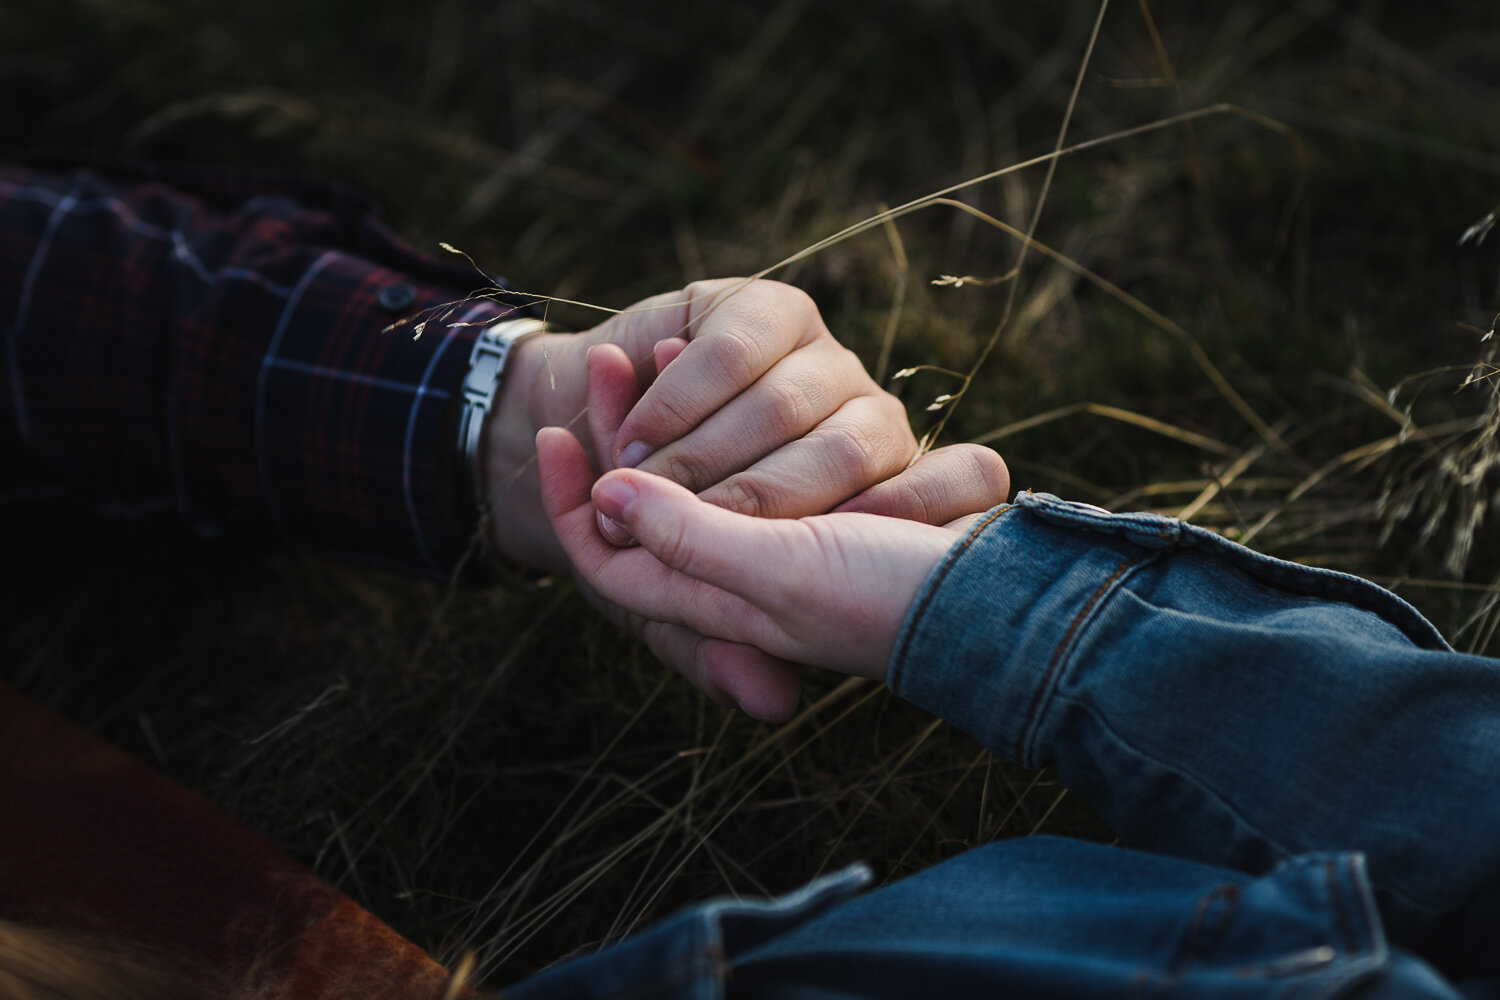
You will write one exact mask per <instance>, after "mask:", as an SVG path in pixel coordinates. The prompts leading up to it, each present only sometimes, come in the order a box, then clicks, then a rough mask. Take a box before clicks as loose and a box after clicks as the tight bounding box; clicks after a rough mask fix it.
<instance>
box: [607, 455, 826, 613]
mask: <svg viewBox="0 0 1500 1000" xmlns="http://www.w3.org/2000/svg"><path fill="white" fill-rule="evenodd" d="M593 501H594V506H595V508H597V509H598V511H599V512H600V513H601V514H603V515H604V516H605V517H608V518H610V519H611V520H613V521H615V522H616V523H618V524H620V525H621V526H622V527H624V528H625V529H626V530H627V531H629V532H630V534H631V537H633V538H634V539H635V540H636V541H637V542H639V543H640V544H641V547H642V548H644V549H645V550H646V551H648V552H650V553H651V554H652V555H653V556H655V557H656V558H657V559H658V560H660V561H661V562H662V563H663V564H664V565H666V566H669V567H671V568H672V569H675V570H677V571H678V572H681V573H685V574H686V575H688V576H690V577H692V578H693V579H695V580H701V581H703V582H704V583H707V584H710V585H712V586H714V587H718V588H719V589H721V590H725V591H728V592H729V593H732V594H735V595H736V596H739V597H743V598H745V599H746V600H749V601H751V602H752V603H756V602H757V601H758V599H759V598H762V597H763V596H765V595H767V594H768V593H770V592H771V589H772V588H773V587H774V585H775V581H776V580H777V579H778V578H779V579H782V580H785V579H787V574H788V573H789V572H792V571H793V567H792V566H791V565H789V563H790V562H792V561H796V560H797V546H796V545H795V544H794V543H793V540H792V538H791V537H790V536H791V535H794V534H797V533H800V532H801V531H803V530H804V528H803V526H802V525H801V524H800V523H799V522H797V521H788V520H774V519H769V518H758V517H749V516H747V515H745V514H736V513H734V512H733V511H729V510H725V509H724V508H722V507H717V506H715V505H713V504H710V503H707V502H705V501H703V500H700V499H699V498H698V497H696V496H694V495H693V494H692V492H690V491H689V490H687V489H685V488H684V487H682V486H679V485H678V484H676V483H674V482H672V481H671V480H669V479H664V478H662V477H661V476H655V475H652V474H651V473H649V472H643V471H641V470H639V469H617V470H615V471H613V472H611V473H609V474H608V475H606V476H604V477H603V478H601V479H600V480H599V481H598V482H596V483H595V484H594V489H593Z"/></svg>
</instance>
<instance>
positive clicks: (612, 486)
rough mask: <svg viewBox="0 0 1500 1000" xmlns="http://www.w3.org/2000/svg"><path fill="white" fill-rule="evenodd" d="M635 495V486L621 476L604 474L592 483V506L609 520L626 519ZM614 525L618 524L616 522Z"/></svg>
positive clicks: (628, 517)
mask: <svg viewBox="0 0 1500 1000" xmlns="http://www.w3.org/2000/svg"><path fill="white" fill-rule="evenodd" d="M635 497H636V492H635V487H634V486H632V485H630V482H629V481H628V480H626V479H625V478H624V477H622V476H605V477H604V478H603V479H601V480H599V481H598V482H597V483H595V484H594V506H595V507H597V508H598V509H599V513H600V514H601V515H602V516H603V517H606V518H608V519H610V520H611V521H615V522H619V521H628V520H629V519H630V505H631V504H633V503H635ZM615 527H619V524H618V523H616V525H615ZM626 537H629V536H628V534H627V536H626Z"/></svg>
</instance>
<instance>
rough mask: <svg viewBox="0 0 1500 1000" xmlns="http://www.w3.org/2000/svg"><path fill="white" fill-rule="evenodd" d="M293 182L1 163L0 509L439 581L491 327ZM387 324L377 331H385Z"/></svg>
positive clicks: (442, 276)
mask: <svg viewBox="0 0 1500 1000" xmlns="http://www.w3.org/2000/svg"><path fill="white" fill-rule="evenodd" d="M480 284H482V282H481V281H480V280H479V279H478V277H477V276H476V275H475V274H474V273H473V272H472V271H467V270H464V269H460V268H456V267H448V266H445V265H442V264H439V263H438V262H436V261H434V260H433V259H431V258H429V257H426V256H424V255H421V254H418V253H416V252H415V251H413V250H411V249H410V248H409V247H406V246H405V245H403V244H401V243H400V242H399V241H397V240H396V239H395V238H394V237H392V236H391V235H390V234H389V233H388V232H387V231H386V230H385V229H384V228H383V227H382V226H381V225H380V223H379V222H378V221H377V220H376V219H375V217H374V214H373V211H372V210H371V208H370V206H369V205H368V203H366V202H363V201H361V200H359V199H357V198H354V197H353V196H351V195H349V194H347V193H346V192H343V191H342V190H340V189H338V188H336V187H334V186H331V185H321V184H318V183H316V182H312V181H307V180H302V179H290V178H288V179H282V178H267V177H250V178H247V177H245V176H244V175H242V174H236V173H232V172H228V171H225V172H213V171H193V172H184V171H174V172H167V171H163V170H161V169H157V168H129V169H122V168H111V169H110V170H108V171H107V172H106V171H99V170H90V169H72V170H67V171H61V172H59V171H43V170H37V169H32V168H27V167H15V166H10V167H6V166H0V323H3V324H4V326H3V328H0V329H3V336H4V342H5V343H4V354H3V356H0V368H3V377H0V412H3V414H4V416H3V417H0V461H3V465H4V468H5V469H6V470H7V472H6V473H5V480H6V481H5V488H6V491H7V493H8V494H9V495H11V496H30V497H36V496H41V495H46V493H47V491H48V490H56V491H57V492H58V493H69V494H71V495H73V496H75V497H77V498H79V499H81V500H83V501H84V502H85V503H86V504H88V505H89V506H90V507H92V508H94V509H97V510H101V511H104V512H107V513H119V514H134V513H146V512H151V511H157V510H176V511H178V512H179V513H180V514H181V515H182V516H184V517H185V518H187V519H188V520H189V521H190V523H192V524H193V525H194V526H195V527H196V528H198V529H199V530H201V531H205V532H216V531H220V530H222V529H223V528H225V527H226V526H228V525H229V524H231V523H232V522H235V521H237V520H241V519H245V518H254V519H260V520H263V521H265V522H266V523H268V524H270V525H272V526H274V529H275V530H276V531H277V533H278V534H279V535H280V536H281V537H282V538H283V539H285V541H286V542H287V543H289V544H291V545H294V546H296V547H298V548H302V549H305V550H309V551H315V552H319V553H326V554H330V555H335V556H339V557H343V558H352V559H357V560H361V561H365V562H370V563H375V564H378V565H384V566H388V567H391V568H396V569H401V570H405V571H409V572H417V573H425V574H428V575H434V576H439V577H443V576H447V575H449V574H451V573H452V572H453V569H454V567H455V565H457V564H458V562H459V560H460V558H461V557H462V555H463V552H464V551H465V549H466V547H467V545H468V541H469V538H470V535H471V533H472V529H473V525H471V524H462V523H459V522H460V518H459V516H458V513H457V512H458V511H459V510H461V509H462V508H461V505H460V503H459V498H458V497H457V496H456V495H455V490H454V486H455V480H454V468H453V466H454V462H455V461H456V454H455V446H454V438H455V433H456V431H455V419H456V414H455V409H454V401H455V399H456V398H457V390H458V387H459V385H460V383H461V382H462V380H463V376H464V371H465V368H466V365H467V362H468V358H469V351H470V347H471V345H472V343H473V341H474V338H475V337H476V336H477V335H478V333H479V331H480V330H481V329H482V328H483V327H484V326H485V325H487V324H488V323H490V322H493V321H494V320H496V319H498V318H501V317H503V316H504V315H507V314H510V313H513V312H514V311H515V310H516V309H517V308H519V305H520V304H519V303H518V302H515V301H512V300H510V299H509V298H508V297H505V298H501V297H495V298H490V299H474V300H472V301H467V302H463V303H462V304H461V305H459V306H458V307H457V308H455V309H453V310H451V311H450V310H439V312H437V313H436V314H435V315H436V317H437V318H435V319H433V320H431V321H430V322H428V323H427V324H426V326H425V327H424V328H423V331H422V334H421V336H416V335H414V330H415V326H416V323H415V320H418V319H420V318H422V316H424V315H427V314H425V313H424V312H423V310H427V309H432V308H435V307H440V306H442V305H443V304H445V303H450V302H454V301H457V300H463V299H465V297H466V296H467V295H468V294H469V293H470V292H472V291H473V290H474V289H475V286H476V285H480ZM401 319H407V320H408V321H407V322H405V323H404V324H402V325H400V326H397V327H396V328H394V329H392V330H390V331H388V332H382V331H384V330H385V329H386V328H387V327H388V326H390V325H391V324H392V323H393V322H395V321H397V320H401Z"/></svg>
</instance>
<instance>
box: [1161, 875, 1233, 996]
mask: <svg viewBox="0 0 1500 1000" xmlns="http://www.w3.org/2000/svg"><path fill="white" fill-rule="evenodd" d="M1239 901H1240V887H1239V886H1237V885H1235V884H1234V883H1232V882H1231V883H1227V884H1224V885H1216V886H1214V887H1213V888H1212V889H1210V890H1209V891H1208V892H1206V893H1204V894H1203V896H1202V897H1201V898H1200V899H1199V900H1198V905H1197V906H1196V907H1194V908H1193V918H1192V920H1191V921H1190V922H1189V923H1188V928H1187V933H1186V934H1185V935H1184V936H1183V939H1182V945H1181V947H1180V948H1179V950H1178V953H1177V957H1176V959H1174V960H1173V962H1172V965H1171V970H1170V971H1171V974H1172V975H1173V976H1177V975H1180V974H1181V973H1182V972H1184V971H1186V970H1187V969H1189V968H1191V967H1192V966H1193V965H1194V964H1196V963H1198V962H1200V961H1207V960H1208V959H1209V957H1210V956H1212V955H1213V954H1214V952H1216V951H1218V950H1219V948H1220V947H1222V946H1223V944H1224V938H1225V937H1226V936H1227V935H1228V934H1229V924H1230V922H1231V921H1232V920H1233V919H1234V913H1235V910H1236V909H1237V908H1238V906H1239Z"/></svg>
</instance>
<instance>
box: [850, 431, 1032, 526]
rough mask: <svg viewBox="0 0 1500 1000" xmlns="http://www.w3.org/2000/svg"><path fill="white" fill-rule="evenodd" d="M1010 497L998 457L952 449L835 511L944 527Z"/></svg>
mask: <svg viewBox="0 0 1500 1000" xmlns="http://www.w3.org/2000/svg"><path fill="white" fill-rule="evenodd" d="M1009 496H1010V473H1009V471H1008V470H1007V469H1006V467H1005V462H1004V460H1002V459H1001V458H1000V455H999V454H998V453H997V452H995V451H994V450H993V449H990V448H986V447H984V446H983V445H977V444H952V445H948V446H947V447H944V448H938V449H936V450H934V451H930V452H928V453H927V454H925V455H923V456H922V457H921V458H919V459H917V460H916V461H915V462H913V463H912V464H911V467H910V468H907V469H905V470H904V471H902V472H901V473H900V474H899V475H896V476H892V477H891V478H890V479H886V480H884V481H882V482H879V483H876V484H875V485H874V486H871V487H870V488H869V489H867V490H865V491H864V492H862V493H860V494H859V495H858V496H854V497H851V498H849V499H848V500H846V501H844V502H843V503H841V504H839V506H838V507H837V508H835V509H836V510H837V511H840V512H845V511H847V512H855V513H863V514H880V515H882V516H884V517H900V518H905V519H907V520H910V521H921V522H923V523H924V524H938V525H948V524H949V522H951V521H953V520H954V519H955V518H958V517H962V516H964V515H966V514H972V513H975V512H977V511H985V510H989V509H990V508H991V507H993V506H995V505H996V504H999V503H1004V502H1005V501H1006V500H1007V499H1008V498H1009Z"/></svg>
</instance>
